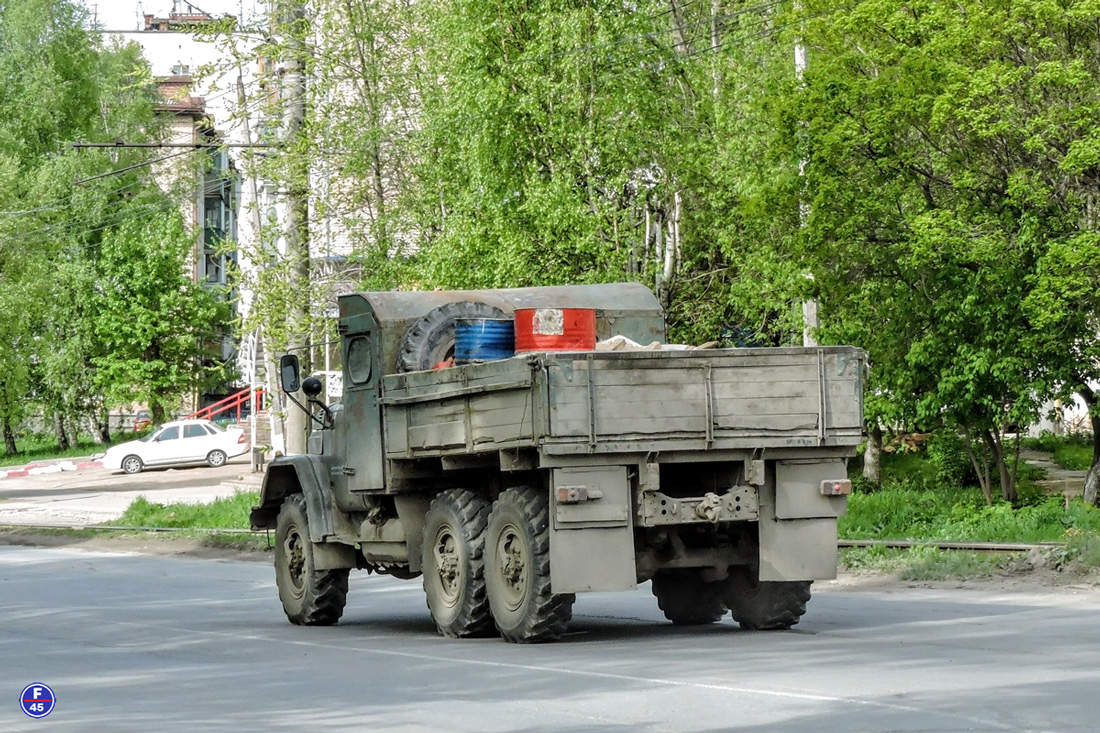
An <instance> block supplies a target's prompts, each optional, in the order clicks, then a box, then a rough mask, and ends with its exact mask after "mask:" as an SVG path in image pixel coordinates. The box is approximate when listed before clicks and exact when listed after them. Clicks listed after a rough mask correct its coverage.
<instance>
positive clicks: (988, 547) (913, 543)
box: [836, 540, 1065, 552]
mask: <svg viewBox="0 0 1100 733" xmlns="http://www.w3.org/2000/svg"><path fill="white" fill-rule="evenodd" d="M836 545H837V547H840V548H845V547H889V548H891V549H902V550H905V549H912V548H915V547H935V548H937V549H940V550H959V551H967V552H1030V551H1031V550H1049V549H1053V548H1057V547H1065V543H1064V542H1035V543H1025V542H946V541H941V540H837V543H836Z"/></svg>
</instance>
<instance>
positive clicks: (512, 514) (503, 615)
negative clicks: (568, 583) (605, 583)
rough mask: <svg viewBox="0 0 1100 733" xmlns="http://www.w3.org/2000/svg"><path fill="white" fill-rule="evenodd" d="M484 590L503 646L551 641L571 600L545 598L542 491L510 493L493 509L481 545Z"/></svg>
mask: <svg viewBox="0 0 1100 733" xmlns="http://www.w3.org/2000/svg"><path fill="white" fill-rule="evenodd" d="M485 555H486V562H485V565H486V571H485V586H486V588H487V589H488V591H489V606H490V608H492V611H493V620H494V621H495V622H496V626H497V630H498V631H499V632H500V635H501V637H502V638H503V639H504V640H505V641H510V642H514V643H521V644H525V643H534V642H541V641H553V640H555V639H557V638H558V637H560V636H561V635H562V634H563V633H565V629H566V627H567V626H568V625H569V619H571V618H572V617H573V601H574V600H575V598H576V596H574V595H573V594H572V593H569V594H554V593H551V592H550V508H549V500H548V498H547V495H546V493H545V492H544V491H540V490H537V489H530V488H511V489H508V490H506V491H504V492H503V493H502V494H501V495H500V497H499V498H498V499H497V500H496V502H495V503H494V504H493V511H492V513H490V515H489V528H488V531H487V533H486V539H485Z"/></svg>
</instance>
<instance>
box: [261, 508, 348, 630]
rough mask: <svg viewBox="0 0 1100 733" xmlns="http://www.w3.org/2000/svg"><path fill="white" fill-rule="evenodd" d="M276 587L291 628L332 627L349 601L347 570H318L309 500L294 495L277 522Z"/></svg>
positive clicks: (281, 510)
mask: <svg viewBox="0 0 1100 733" xmlns="http://www.w3.org/2000/svg"><path fill="white" fill-rule="evenodd" d="M275 585H276V586H278V588H279V600H281V601H282V602H283V610H284V611H286V617H287V618H288V619H289V620H290V622H291V623H292V624H298V625H299V626H331V625H332V624H334V623H336V622H337V621H338V620H339V619H340V616H341V615H343V613H344V606H345V604H347V601H348V570H347V569H346V568H344V569H342V570H318V569H317V568H316V567H315V566H314V562H313V543H312V542H311V541H310V539H309V517H308V515H307V513H306V499H305V497H304V496H302V495H301V494H293V495H291V496H288V497H287V498H286V501H284V502H283V506H282V509H280V510H279V518H278V519H277V520H276V522H275Z"/></svg>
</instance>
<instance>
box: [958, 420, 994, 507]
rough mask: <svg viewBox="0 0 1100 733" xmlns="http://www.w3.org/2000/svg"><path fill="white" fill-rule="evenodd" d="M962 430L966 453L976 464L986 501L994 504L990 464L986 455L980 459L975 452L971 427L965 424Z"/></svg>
mask: <svg viewBox="0 0 1100 733" xmlns="http://www.w3.org/2000/svg"><path fill="white" fill-rule="evenodd" d="M962 431H963V438H964V439H965V440H966V454H967V455H968V456H970V464H971V465H972V466H974V473H976V474H977V475H978V485H979V486H981V487H982V494H983V495H984V496H985V503H986V504H988V505H989V506H993V489H992V487H991V486H990V480H989V464H988V462H986V461H985V457H984V456H983V457H982V458H981V459H979V457H978V455H977V454H976V453H975V452H974V439H973V438H972V437H971V436H970V428H969V427H967V426H966V425H963V426H962Z"/></svg>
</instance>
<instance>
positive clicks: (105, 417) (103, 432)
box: [92, 408, 111, 445]
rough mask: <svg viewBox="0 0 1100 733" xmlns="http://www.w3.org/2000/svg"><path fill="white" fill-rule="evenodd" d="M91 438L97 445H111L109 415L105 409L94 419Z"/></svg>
mask: <svg viewBox="0 0 1100 733" xmlns="http://www.w3.org/2000/svg"><path fill="white" fill-rule="evenodd" d="M92 437H94V438H95V442H96V443H98V444H99V445H110V443H111V413H110V412H109V411H108V410H107V409H106V408H104V409H103V410H102V411H100V412H99V414H97V415H96V417H95V432H94V433H93V436H92Z"/></svg>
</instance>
